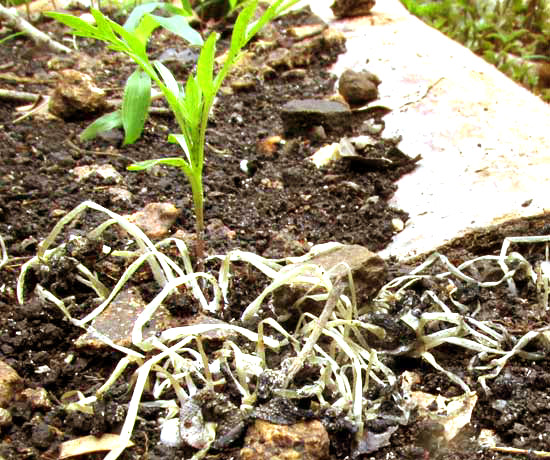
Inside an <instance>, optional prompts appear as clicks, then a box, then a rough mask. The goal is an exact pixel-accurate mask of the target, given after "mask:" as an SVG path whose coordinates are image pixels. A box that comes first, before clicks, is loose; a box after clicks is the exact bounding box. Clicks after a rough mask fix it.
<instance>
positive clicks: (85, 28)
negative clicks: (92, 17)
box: [44, 12, 101, 38]
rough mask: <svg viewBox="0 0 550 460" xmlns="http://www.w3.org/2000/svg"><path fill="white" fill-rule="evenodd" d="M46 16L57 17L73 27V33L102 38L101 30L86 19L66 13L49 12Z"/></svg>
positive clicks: (57, 19)
mask: <svg viewBox="0 0 550 460" xmlns="http://www.w3.org/2000/svg"><path fill="white" fill-rule="evenodd" d="M44 14H45V16H47V17H49V18H52V19H55V20H56V21H59V22H61V23H62V24H65V25H66V26H67V27H70V28H71V33H73V34H74V35H77V36H79V37H88V38H100V35H101V34H100V33H99V30H98V29H97V28H96V27H94V26H92V25H90V24H88V23H87V22H86V21H84V20H82V19H80V18H77V17H75V16H71V15H70V14H65V13H55V12H47V13H44Z"/></svg>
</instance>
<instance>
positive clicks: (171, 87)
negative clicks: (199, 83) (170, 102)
mask: <svg viewBox="0 0 550 460" xmlns="http://www.w3.org/2000/svg"><path fill="white" fill-rule="evenodd" d="M153 65H154V66H155V69H157V71H158V73H159V74H160V76H161V78H162V81H164V84H165V85H166V87H167V88H168V91H170V92H171V93H172V94H173V95H174V97H175V98H176V99H177V98H178V97H179V93H180V88H179V85H178V82H177V81H176V79H175V78H174V75H172V72H170V69H169V68H168V67H166V66H165V65H164V64H163V63H162V62H160V61H154V62H153Z"/></svg>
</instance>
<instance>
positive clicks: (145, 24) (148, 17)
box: [131, 14, 160, 48]
mask: <svg viewBox="0 0 550 460" xmlns="http://www.w3.org/2000/svg"><path fill="white" fill-rule="evenodd" d="M159 25H160V24H159V23H158V21H157V20H156V16H154V15H152V14H145V15H143V17H142V18H141V21H140V23H139V25H138V26H137V27H136V29H135V30H134V31H132V32H131V33H132V34H133V35H134V36H135V37H137V38H138V39H139V41H140V42H141V44H142V45H143V46H144V47H145V48H147V42H148V41H149V38H150V37H151V34H152V33H153V32H154V31H155V29H156V28H157V27H159Z"/></svg>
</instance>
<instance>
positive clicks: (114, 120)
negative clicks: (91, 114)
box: [79, 110, 122, 141]
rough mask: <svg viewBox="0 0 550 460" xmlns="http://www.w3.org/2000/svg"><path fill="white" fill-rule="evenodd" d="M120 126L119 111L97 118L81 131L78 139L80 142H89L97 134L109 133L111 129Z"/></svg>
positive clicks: (120, 116)
mask: <svg viewBox="0 0 550 460" xmlns="http://www.w3.org/2000/svg"><path fill="white" fill-rule="evenodd" d="M120 126H122V114H121V113H120V110H117V111H115V112H111V113H106V114H105V115H103V116H101V117H99V118H98V119H97V120H95V121H94V122H93V123H92V124H90V125H89V126H88V127H87V128H86V129H85V130H84V131H82V133H81V134H80V136H79V137H80V140H82V141H89V140H91V139H94V138H95V137H96V136H97V135H98V134H99V133H103V132H105V131H110V130H111V129H114V128H118V127H120Z"/></svg>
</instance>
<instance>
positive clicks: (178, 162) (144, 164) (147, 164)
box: [126, 157, 187, 171]
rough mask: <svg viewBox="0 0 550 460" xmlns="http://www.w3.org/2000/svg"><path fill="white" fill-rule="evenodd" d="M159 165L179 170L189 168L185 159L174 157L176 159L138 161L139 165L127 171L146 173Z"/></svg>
mask: <svg viewBox="0 0 550 460" xmlns="http://www.w3.org/2000/svg"><path fill="white" fill-rule="evenodd" d="M158 164H163V165H167V166H176V167H178V168H182V166H183V167H186V166H187V163H186V162H185V160H184V159H183V158H180V157H174V158H158V159H156V160H144V161H138V162H137V163H133V164H131V165H130V166H128V167H127V168H126V169H128V171H144V170H146V169H149V168H152V167H153V166H155V165H158Z"/></svg>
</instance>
